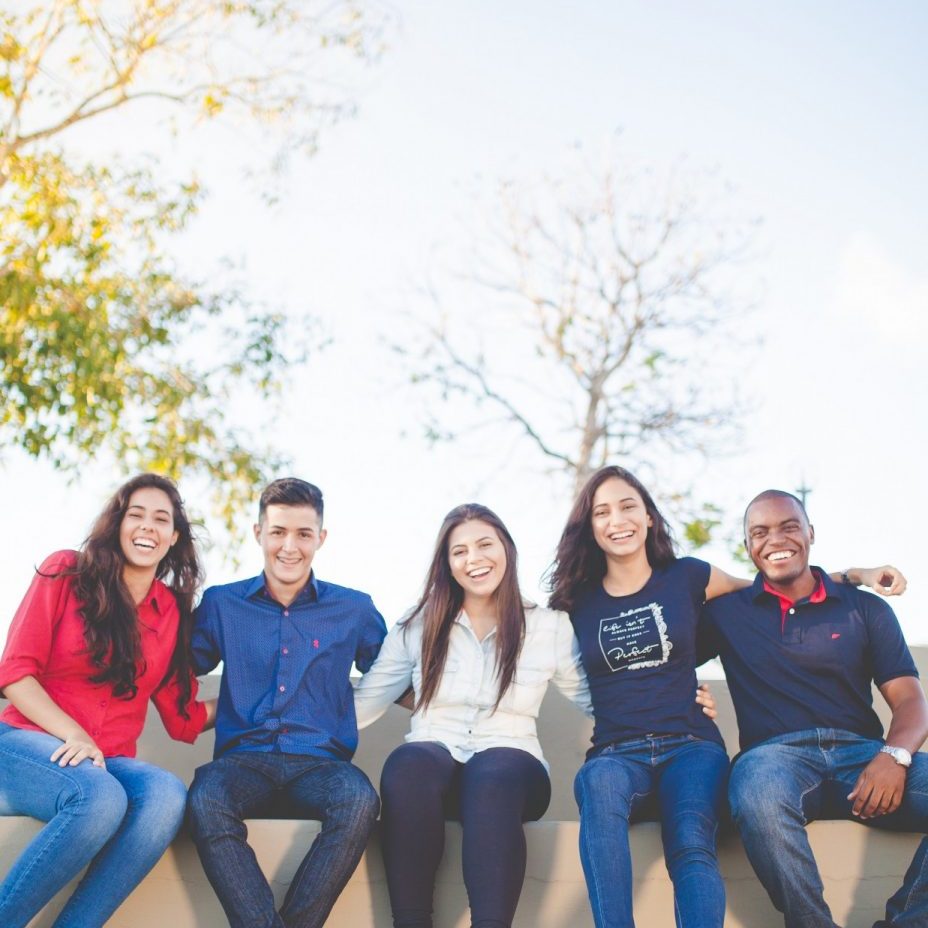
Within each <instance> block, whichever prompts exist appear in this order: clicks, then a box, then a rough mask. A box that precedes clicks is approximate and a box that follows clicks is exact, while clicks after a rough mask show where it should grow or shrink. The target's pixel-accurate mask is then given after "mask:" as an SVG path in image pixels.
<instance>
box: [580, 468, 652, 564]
mask: <svg viewBox="0 0 928 928" xmlns="http://www.w3.org/2000/svg"><path fill="white" fill-rule="evenodd" d="M652 525H653V521H652V519H651V516H650V515H649V514H648V510H647V508H646V506H645V504H644V500H643V499H642V498H641V494H640V493H639V492H638V491H637V490H636V489H635V488H634V487H633V486H632V485H631V484H629V483H626V482H625V481H624V480H622V479H620V478H619V477H610V478H609V479H608V480H606V481H604V482H603V483H601V484H600V485H599V486H598V487H597V488H596V493H595V494H594V495H593V507H592V515H591V527H592V530H593V540H594V541H595V542H596V544H597V545H599V547H600V548H601V549H602V551H603V553H604V554H605V555H606V556H607V557H613V558H622V559H625V558H634V557H646V556H647V555H646V554H645V541H646V540H647V537H648V529H649V528H650V527H651V526H652Z"/></svg>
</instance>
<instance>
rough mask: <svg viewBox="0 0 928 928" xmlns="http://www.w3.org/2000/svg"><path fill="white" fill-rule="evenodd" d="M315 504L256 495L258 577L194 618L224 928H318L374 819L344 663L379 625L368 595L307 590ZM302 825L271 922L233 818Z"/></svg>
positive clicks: (368, 649) (208, 838) (201, 788)
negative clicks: (206, 694)
mask: <svg viewBox="0 0 928 928" xmlns="http://www.w3.org/2000/svg"><path fill="white" fill-rule="evenodd" d="M322 509H323V504H322V493H321V492H320V491H319V489H318V488H317V487H315V486H313V485H312V484H311V483H306V481H304V480H297V479H295V478H286V479H283V480H275V481H274V482H273V483H272V484H270V485H269V486H268V487H267V488H266V489H265V490H264V492H263V493H262V494H261V501H260V504H259V508H258V524H257V525H255V528H254V531H255V538H256V539H257V540H258V544H259V545H260V546H261V550H262V551H263V552H264V572H263V573H262V574H260V575H259V576H257V577H253V578H252V579H250V580H241V581H238V582H237V583H229V584H226V585H225V586H215V587H211V588H210V589H208V590H207V591H206V592H205V593H204V595H203V601H202V602H201V603H200V606H199V608H198V609H197V614H196V625H195V629H194V636H193V653H194V662H195V666H196V671H197V673H201V674H202V673H206V672H207V671H210V670H212V669H213V668H214V667H215V666H216V665H217V664H218V663H219V661H222V662H223V673H222V683H221V685H220V690H219V705H218V708H217V715H216V750H215V759H214V760H213V761H212V762H211V763H209V764H206V765H204V766H203V767H200V768H199V769H198V770H197V772H196V776H195V778H194V781H193V784H192V786H191V787H190V796H189V801H188V813H189V820H190V823H191V830H192V833H193V838H194V841H195V842H196V846H197V851H198V852H199V854H200V860H201V861H202V863H203V869H204V870H205V871H206V875H207V876H208V877H209V881H210V883H212V885H213V889H214V890H215V891H216V895H217V896H218V897H219V900H220V902H221V903H222V907H223V909H225V912H226V917H227V918H228V919H229V924H230V925H232V926H234V928H239V926H240V928H244V926H248V928H258V926H260V928H272V926H273V928H282V926H286V928H317V926H321V925H323V924H324V923H325V920H326V918H327V917H328V914H329V912H330V910H331V908H332V906H333V905H334V904H335V900H336V899H337V898H338V895H339V893H340V892H341V891H342V889H343V888H344V886H345V884H346V883H347V882H348V879H349V877H350V876H351V874H352V873H353V872H354V869H355V867H356V866H357V865H358V861H359V860H360V859H361V854H362V853H363V851H364V848H365V846H366V844H367V839H368V836H369V835H370V832H371V829H372V828H373V826H374V821H375V820H376V818H377V812H378V810H379V801H378V798H377V793H376V792H375V791H374V788H373V787H372V786H371V784H370V782H369V781H368V779H367V777H366V776H365V775H364V774H363V773H362V772H361V771H360V770H359V769H358V768H357V767H355V766H354V765H353V764H352V763H351V758H352V756H353V754H354V751H355V748H356V747H357V744H358V729H357V724H356V721H355V714H354V699H353V695H352V692H353V691H352V687H351V683H350V680H349V672H350V670H351V665H352V664H355V665H357V667H358V669H359V670H361V671H362V672H364V671H366V670H368V669H369V668H370V666H371V664H372V663H373V662H374V658H375V657H376V656H377V652H378V651H379V650H380V644H381V642H382V641H383V638H384V635H385V634H386V627H385V625H384V621H383V619H382V618H381V615H380V613H379V612H378V611H377V610H376V609H375V608H374V604H373V602H372V601H371V598H370V596H368V595H367V594H365V593H359V592H357V591H356V590H350V589H346V588H345V587H340V586H335V585H334V584H332V583H324V582H323V581H321V580H318V579H317V578H316V576H315V574H314V573H313V572H312V563H313V558H314V556H315V554H316V552H317V551H318V550H319V548H320V547H322V544H323V542H324V541H325V536H326V531H325V529H324V528H323V527H322ZM272 812H273V813H276V814H277V815H284V816H286V817H289V818H313V819H319V820H320V821H321V822H322V831H321V832H320V834H319V836H318V837H317V838H316V840H315V841H314V842H313V844H312V847H311V848H310V850H309V852H308V853H307V855H306V857H305V859H304V860H303V862H302V864H301V865H300V867H299V869H298V870H297V872H296V875H295V876H294V878H293V882H292V883H291V885H290V889H289V891H288V892H287V896H286V899H285V900H284V904H283V906H282V907H281V910H280V912H279V913H278V912H277V909H276V906H275V904H274V897H273V894H272V893H271V889H270V886H269V885H268V883H267V880H266V879H265V878H264V875H263V874H262V872H261V870H260V868H259V867H258V863H257V860H256V859H255V855H254V852H253V851H252V849H251V847H250V846H249V845H248V842H247V840H246V839H247V831H246V829H245V825H244V823H243V819H245V818H249V817H259V816H262V815H268V814H269V813H272Z"/></svg>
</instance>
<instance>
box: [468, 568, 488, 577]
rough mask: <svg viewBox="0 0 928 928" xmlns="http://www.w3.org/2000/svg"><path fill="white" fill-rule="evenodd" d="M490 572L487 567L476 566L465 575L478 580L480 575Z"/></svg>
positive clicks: (483, 575)
mask: <svg viewBox="0 0 928 928" xmlns="http://www.w3.org/2000/svg"><path fill="white" fill-rule="evenodd" d="M489 572H490V568H489V567H478V568H477V569H476V570H472V571H470V572H469V573H468V574H467V576H468V577H470V578H471V580H479V579H480V578H481V577H485V576H486V575H487V574H488V573H489Z"/></svg>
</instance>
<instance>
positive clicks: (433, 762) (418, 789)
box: [380, 742, 443, 803]
mask: <svg viewBox="0 0 928 928" xmlns="http://www.w3.org/2000/svg"><path fill="white" fill-rule="evenodd" d="M442 750H443V749H442ZM438 774H439V771H438V770H437V759H436V757H435V756H434V753H433V751H432V749H431V748H430V746H428V745H425V744H417V743H415V742H412V743H410V744H403V745H400V747H398V748H397V749H396V750H395V751H393V752H392V753H391V754H390V756H389V757H388V758H387V759H386V761H385V763H384V765H383V772H382V773H381V774H380V792H381V793H382V794H383V800H384V802H385V803H386V802H391V803H392V802H395V801H397V800H400V801H402V799H403V798H404V797H407V796H410V795H412V796H416V797H419V798H420V799H421V798H424V797H425V796H432V795H434V794H437V793H440V792H441V788H440V785H439V784H440V781H441V779H442V778H441V777H440V775H438Z"/></svg>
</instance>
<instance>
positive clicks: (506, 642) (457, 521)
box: [402, 503, 525, 712]
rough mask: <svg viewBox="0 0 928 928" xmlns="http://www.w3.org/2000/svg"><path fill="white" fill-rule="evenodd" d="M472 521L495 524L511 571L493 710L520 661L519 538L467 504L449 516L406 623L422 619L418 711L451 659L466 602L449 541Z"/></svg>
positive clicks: (502, 602) (500, 598)
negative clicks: (456, 624) (454, 632)
mask: <svg viewBox="0 0 928 928" xmlns="http://www.w3.org/2000/svg"><path fill="white" fill-rule="evenodd" d="M473 521H476V522H485V523H486V524H487V525H489V526H490V527H491V528H493V529H494V530H495V531H496V534H497V535H499V539H500V541H501V542H502V544H503V550H504V551H505V552H506V572H505V573H504V574H503V579H502V580H501V581H500V585H499V587H497V590H496V608H497V611H498V619H497V626H496V668H497V679H498V680H499V690H498V691H497V694H496V703H495V704H494V706H493V708H494V710H495V709H496V708H497V706H499V703H500V700H501V699H502V698H503V696H504V695H505V693H506V690H508V689H509V687H510V685H511V684H512V678H513V677H514V676H515V672H516V663H517V661H518V659H519V652H520V651H521V650H522V641H523V640H524V638H525V605H524V604H523V601H522V594H521V593H520V592H519V570H518V560H517V558H518V555H517V553H516V546H515V542H514V541H513V540H512V536H511V535H510V534H509V530H508V529H507V528H506V526H505V525H503V521H502V519H500V517H499V516H498V515H496V513H495V512H493V511H492V510H491V509H488V508H487V507H486V506H481V505H480V504H479V503H465V504H464V505H463V506H457V507H455V508H454V509H452V510H451V512H449V513H448V515H446V516H445V520H444V522H442V524H441V529H440V530H439V532H438V539H437V540H436V542H435V553H434V554H433V555H432V563H431V565H430V566H429V572H428V576H427V577H426V580H425V588H424V589H423V592H422V596H421V598H420V599H419V602H418V603H417V605H416V607H415V608H414V609H413V611H412V612H411V613H410V614H409V615H408V616H407V617H406V618H405V619H404V620H403V622H402V624H403V625H405V626H407V627H408V626H409V624H410V623H411V622H412V621H413V620H414V619H415V618H416V617H417V616H421V617H422V686H421V689H420V691H419V698H418V699H417V700H416V705H415V707H414V709H413V711H414V712H418V711H419V709H422V708H424V707H426V706H428V704H429V703H430V702H431V701H432V699H433V698H434V697H435V694H436V693H437V692H438V687H439V684H440V683H441V678H442V674H443V673H444V670H445V661H446V660H447V658H448V642H449V639H450V637H451V629H452V627H453V626H454V620H455V619H456V618H457V617H458V615H459V614H460V612H461V608H462V606H463V605H464V590H463V589H462V588H461V585H460V584H459V583H458V582H457V580H455V579H454V577H453V576H452V575H451V566H450V564H449V563H448V540H449V538H450V537H451V533H452V532H453V531H454V530H455V529H456V528H457V527H458V526H459V525H462V524H463V523H465V522H473Z"/></svg>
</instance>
